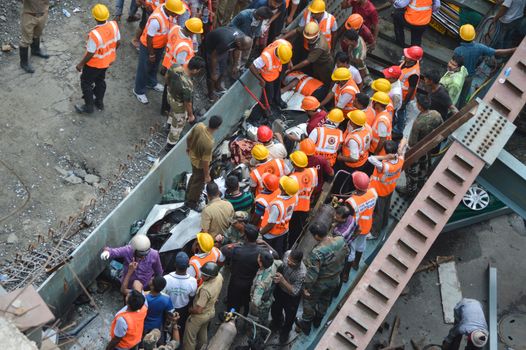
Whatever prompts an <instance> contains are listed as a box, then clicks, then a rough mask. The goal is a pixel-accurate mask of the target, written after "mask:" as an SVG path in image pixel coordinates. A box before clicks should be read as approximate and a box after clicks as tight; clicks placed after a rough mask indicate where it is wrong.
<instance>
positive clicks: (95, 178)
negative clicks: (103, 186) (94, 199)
mask: <svg viewBox="0 0 526 350" xmlns="http://www.w3.org/2000/svg"><path fill="white" fill-rule="evenodd" d="M84 181H86V182H87V183H89V184H90V185H93V184H95V183H98V182H100V177H98V176H97V175H93V174H87V175H86V176H85V177H84Z"/></svg>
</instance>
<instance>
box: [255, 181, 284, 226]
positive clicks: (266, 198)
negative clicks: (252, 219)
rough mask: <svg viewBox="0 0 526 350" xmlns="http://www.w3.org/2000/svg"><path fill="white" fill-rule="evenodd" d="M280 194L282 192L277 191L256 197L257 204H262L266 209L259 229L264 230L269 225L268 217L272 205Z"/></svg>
mask: <svg viewBox="0 0 526 350" xmlns="http://www.w3.org/2000/svg"><path fill="white" fill-rule="evenodd" d="M279 194H280V190H279V189H278V190H275V191H274V192H272V193H260V194H258V195H257V196H256V203H259V204H261V205H262V206H264V207H265V212H264V213H263V217H262V218H261V222H260V223H259V228H260V229H261V228H263V227H265V226H266V225H267V224H268V215H269V213H270V203H271V202H272V201H273V200H274V199H276V197H277V196H278V195H279Z"/></svg>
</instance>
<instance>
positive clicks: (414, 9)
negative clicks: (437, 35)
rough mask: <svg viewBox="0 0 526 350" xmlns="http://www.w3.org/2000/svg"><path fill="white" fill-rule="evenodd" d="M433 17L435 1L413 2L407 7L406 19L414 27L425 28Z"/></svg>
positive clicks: (422, 0) (413, 0)
mask: <svg viewBox="0 0 526 350" xmlns="http://www.w3.org/2000/svg"><path fill="white" fill-rule="evenodd" d="M432 16H433V0H411V2H410V3H409V5H407V7H406V10H405V13H404V18H405V20H406V21H407V23H409V24H412V25H414V26H425V25H428V24H429V22H431V17H432Z"/></svg>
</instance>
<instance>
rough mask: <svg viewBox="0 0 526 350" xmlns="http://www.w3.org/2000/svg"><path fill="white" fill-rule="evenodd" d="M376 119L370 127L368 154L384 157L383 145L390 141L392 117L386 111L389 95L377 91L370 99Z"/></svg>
mask: <svg viewBox="0 0 526 350" xmlns="http://www.w3.org/2000/svg"><path fill="white" fill-rule="evenodd" d="M371 101H372V104H373V108H374V111H375V112H376V118H375V120H374V123H373V125H371V145H370V147H369V152H370V153H372V154H375V155H385V150H384V143H385V141H387V140H391V132H392V121H391V120H392V117H391V113H389V111H387V109H386V108H387V105H388V104H389V102H390V100H389V95H388V94H386V93H385V92H381V91H377V92H375V93H374V95H373V97H371Z"/></svg>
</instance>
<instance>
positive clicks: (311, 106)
mask: <svg viewBox="0 0 526 350" xmlns="http://www.w3.org/2000/svg"><path fill="white" fill-rule="evenodd" d="M301 109H303V110H304V111H305V114H307V117H308V118H309V120H308V121H307V135H310V133H311V132H312V130H314V129H315V128H319V127H322V126H323V125H324V124H325V122H326V121H327V115H328V113H327V112H326V111H324V110H323V109H321V108H320V101H318V99H317V98H316V97H314V96H307V97H305V98H304V99H303V101H301ZM295 141H301V140H298V139H296V140H295Z"/></svg>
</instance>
